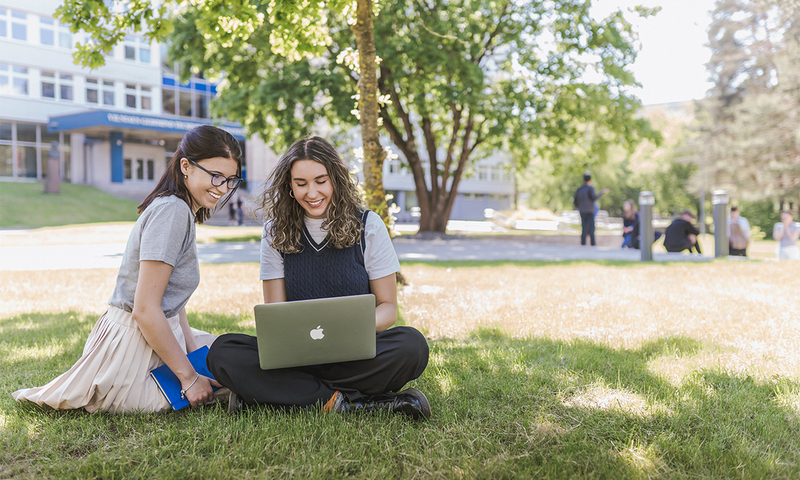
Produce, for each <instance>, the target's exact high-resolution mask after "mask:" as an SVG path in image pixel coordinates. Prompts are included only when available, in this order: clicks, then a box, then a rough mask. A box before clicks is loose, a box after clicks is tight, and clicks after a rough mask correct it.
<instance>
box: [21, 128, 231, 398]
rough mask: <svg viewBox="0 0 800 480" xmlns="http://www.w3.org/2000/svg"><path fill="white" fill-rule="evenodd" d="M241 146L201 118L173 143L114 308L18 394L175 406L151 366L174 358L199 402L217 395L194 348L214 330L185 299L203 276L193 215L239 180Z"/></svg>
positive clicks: (131, 244)
mask: <svg viewBox="0 0 800 480" xmlns="http://www.w3.org/2000/svg"><path fill="white" fill-rule="evenodd" d="M240 175H241V149H240V147H239V142H237V141H236V139H235V138H233V136H231V134H229V133H227V132H225V131H224V130H221V129H219V128H216V127H213V126H209V125H202V126H199V127H196V128H194V129H192V130H191V131H190V132H189V133H187V134H186V136H184V137H183V140H182V141H181V143H180V146H179V147H178V150H177V151H176V152H175V155H174V156H173V158H172V160H171V161H170V163H169V165H167V169H166V171H165V172H164V174H163V175H162V176H161V179H160V180H159V181H158V184H157V185H156V188H155V189H154V190H153V191H152V192H151V193H150V195H148V196H147V198H145V200H144V201H143V202H142V204H141V205H139V213H140V216H139V219H138V220H137V221H136V224H135V225H134V227H133V231H132V232H131V235H130V237H129V239H128V245H127V247H126V248H125V254H124V256H123V258H122V265H121V267H120V269H119V274H118V275H117V281H116V287H115V288H114V293H113V294H112V295H111V299H110V300H109V302H108V304H109V308H108V311H106V313H105V314H103V316H101V317H100V319H99V320H98V321H97V323H96V324H95V326H94V328H93V329H92V332H91V333H90V334H89V338H88V339H87V340H86V345H85V346H84V349H83V355H82V356H81V358H80V359H78V361H77V362H76V363H75V365H73V366H72V367H71V368H70V369H69V370H67V371H66V372H65V373H63V374H62V375H60V376H58V377H56V378H55V379H54V380H52V381H51V382H50V383H48V384H46V385H44V386H41V387H34V388H27V389H23V390H18V391H16V392H14V393H13V394H12V395H13V396H14V398H15V399H16V400H17V401H27V402H34V403H37V404H39V405H49V406H50V407H52V408H56V409H64V410H66V409H77V408H83V409H85V410H86V411H89V412H94V411H102V412H109V413H122V412H131V411H151V412H152V411H162V410H167V409H169V408H170V405H169V403H168V402H167V400H166V399H165V398H164V396H163V395H162V394H161V392H160V391H159V389H158V387H157V385H156V383H155V382H154V381H153V380H152V378H150V376H149V373H150V371H151V370H153V369H154V368H156V367H159V366H160V365H163V364H164V363H166V364H167V365H168V366H169V368H170V369H171V370H172V371H173V372H174V373H175V374H176V375H177V377H178V379H179V380H180V382H181V387H182V390H183V391H184V394H185V398H186V399H188V400H189V402H190V403H191V405H192V406H197V405H202V404H204V403H206V402H209V401H211V400H212V399H213V398H214V392H213V389H212V385H213V386H220V385H219V384H218V383H217V382H215V381H214V380H212V379H210V378H207V377H205V376H203V375H200V374H198V373H197V372H196V371H195V370H194V367H192V364H191V363H189V361H188V360H187V358H186V353H187V352H191V351H194V350H196V349H197V348H199V347H201V346H203V345H211V343H212V342H213V341H214V339H215V338H216V337H215V336H214V335H211V334H208V333H206V332H202V331H200V330H195V329H193V328H191V327H190V326H189V323H188V321H187V318H186V310H185V308H184V307H185V305H186V303H187V302H188V301H189V297H190V296H191V295H192V293H193V292H194V290H195V289H196V288H197V286H198V284H199V283H200V268H199V264H198V260H197V247H196V245H195V224H198V223H203V222H204V221H206V220H208V218H209V217H210V216H211V213H212V211H213V210H214V209H215V208H216V207H217V205H218V203H219V201H220V200H221V199H223V198H224V200H223V201H222V205H224V203H225V202H226V201H228V200H229V199H230V197H231V195H233V194H234V193H235V191H236V189H237V187H238V186H239V183H240V182H241V180H242V179H241V178H240Z"/></svg>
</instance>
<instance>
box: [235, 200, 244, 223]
mask: <svg viewBox="0 0 800 480" xmlns="http://www.w3.org/2000/svg"><path fill="white" fill-rule="evenodd" d="M236 225H239V226H240V227H241V226H242V225H244V202H243V201H242V197H238V198H237V199H236Z"/></svg>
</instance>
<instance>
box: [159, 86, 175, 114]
mask: <svg viewBox="0 0 800 480" xmlns="http://www.w3.org/2000/svg"><path fill="white" fill-rule="evenodd" d="M161 110H162V111H163V112H164V113H168V114H170V115H175V90H173V89H171V88H165V87H161Z"/></svg>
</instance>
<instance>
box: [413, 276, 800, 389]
mask: <svg viewBox="0 0 800 480" xmlns="http://www.w3.org/2000/svg"><path fill="white" fill-rule="evenodd" d="M797 268H798V265H797V264H794V263H791V262H789V263H777V262H769V263H739V262H715V263H710V264H704V265H646V266H636V267H630V268H625V267H609V266H599V265H591V264H586V265H571V266H564V265H552V266H544V267H536V268H529V267H515V266H503V267H495V268H452V269H443V268H435V267H431V266H426V265H420V264H417V265H413V266H409V267H406V268H404V269H403V273H404V275H405V276H406V278H407V279H408V280H409V281H410V284H411V285H410V286H408V287H406V288H404V289H403V291H402V293H401V298H402V302H401V303H402V305H403V307H404V315H405V316H406V318H408V319H409V320H410V321H411V323H412V324H414V325H415V326H417V327H419V328H422V329H423V330H424V331H425V332H426V333H427V334H428V335H429V336H430V337H432V338H442V337H450V338H459V337H463V336H464V335H466V334H467V333H468V332H471V331H473V330H475V329H477V328H481V327H489V328H492V327H497V328H500V329H502V330H504V331H506V332H509V333H511V334H513V335H516V336H520V337H524V336H547V337H550V338H554V339H564V340H570V339H575V338H580V339H588V340H593V341H600V342H603V343H608V344H610V345H612V346H615V347H623V348H628V349H635V348H638V347H639V346H641V345H642V344H643V343H644V342H646V341H647V340H652V339H655V338H660V337H665V336H671V335H682V336H686V337H691V338H694V339H697V340H700V341H705V342H709V343H710V344H714V345H718V346H719V347H720V348H719V351H717V352H709V351H708V350H705V351H703V352H702V353H700V354H698V355H696V356H690V357H688V358H674V359H671V360H669V361H664V362H663V363H665V364H666V363H668V364H669V367H668V368H666V367H667V365H664V367H665V369H666V372H665V373H667V374H669V375H670V376H674V377H675V379H676V380H677V379H678V378H680V377H682V375H681V372H683V371H687V372H688V371H690V370H692V369H694V368H696V367H697V366H698V365H702V364H704V365H712V364H715V363H717V362H720V364H721V365H722V366H724V367H726V368H730V369H732V370H734V371H745V370H747V371H750V370H749V369H750V368H752V367H755V368H756V369H764V370H768V371H769V372H771V373H772V374H777V375H781V376H796V375H797V374H798V373H799V372H800V362H798V360H800V358H799V357H798V355H797V352H798V351H800V341H799V339H800V335H798V334H800V319H798V315H797V312H798V310H797V300H798V299H797V291H798V279H797V272H798V270H797Z"/></svg>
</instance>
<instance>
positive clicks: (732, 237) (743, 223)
mask: <svg viewBox="0 0 800 480" xmlns="http://www.w3.org/2000/svg"><path fill="white" fill-rule="evenodd" d="M749 244H750V222H748V221H747V219H746V218H744V217H743V216H741V215H740V214H739V207H731V214H730V216H728V254H729V255H734V256H739V257H746V256H747V246H748V245H749Z"/></svg>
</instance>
